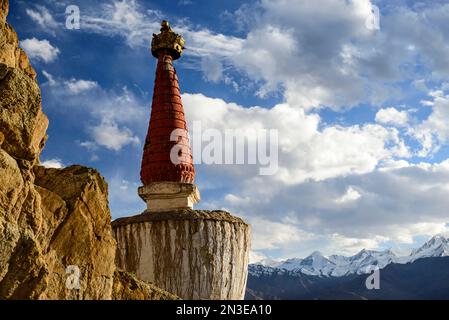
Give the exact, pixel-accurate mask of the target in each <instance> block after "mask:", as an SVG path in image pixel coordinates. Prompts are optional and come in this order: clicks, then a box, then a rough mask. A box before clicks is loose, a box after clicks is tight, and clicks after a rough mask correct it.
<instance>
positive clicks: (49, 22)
mask: <svg viewBox="0 0 449 320" xmlns="http://www.w3.org/2000/svg"><path fill="white" fill-rule="evenodd" d="M26 13H27V15H28V16H29V17H30V18H31V19H32V20H33V21H34V22H36V23H37V24H38V25H39V26H41V27H42V28H43V29H44V30H49V29H50V30H52V29H56V28H57V27H58V23H57V22H56V20H55V19H54V18H53V16H52V14H51V13H50V11H48V9H47V8H45V7H43V6H36V9H35V10H33V9H31V8H28V9H26Z"/></svg>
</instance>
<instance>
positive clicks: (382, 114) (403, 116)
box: [376, 108, 409, 127]
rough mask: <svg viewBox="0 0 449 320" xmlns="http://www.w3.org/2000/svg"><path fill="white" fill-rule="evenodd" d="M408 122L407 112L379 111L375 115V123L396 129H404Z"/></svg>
mask: <svg viewBox="0 0 449 320" xmlns="http://www.w3.org/2000/svg"><path fill="white" fill-rule="evenodd" d="M408 121H409V116H408V113H407V111H399V110H397V109H396V108H385V109H380V110H379V111H378V112H377V113H376V122H378V123H382V124H387V125H393V126H398V127H404V126H406V125H407V123H408Z"/></svg>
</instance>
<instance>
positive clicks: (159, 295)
mask: <svg viewBox="0 0 449 320" xmlns="http://www.w3.org/2000/svg"><path fill="white" fill-rule="evenodd" d="M112 299H113V300H177V299H179V297H177V296H175V295H174V294H171V293H169V292H167V291H164V290H162V289H160V288H158V287H156V286H155V285H153V284H150V283H146V282H143V281H141V280H139V279H137V278H136V277H135V276H134V275H132V274H130V273H128V272H125V271H120V270H116V271H115V273H114V285H113V289H112Z"/></svg>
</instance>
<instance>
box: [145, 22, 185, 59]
mask: <svg viewBox="0 0 449 320" xmlns="http://www.w3.org/2000/svg"><path fill="white" fill-rule="evenodd" d="M184 44H185V40H184V39H183V38H182V37H181V36H180V35H179V34H177V33H175V32H173V30H172V29H171V28H170V24H169V23H168V21H167V20H162V23H161V33H159V34H154V33H153V40H152V41H151V53H152V54H153V56H154V57H156V58H158V55H159V52H160V51H162V50H164V51H165V52H166V53H167V54H169V55H171V56H172V58H173V60H176V59H178V58H179V57H180V56H181V53H182V50H183V49H184Z"/></svg>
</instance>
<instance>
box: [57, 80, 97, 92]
mask: <svg viewBox="0 0 449 320" xmlns="http://www.w3.org/2000/svg"><path fill="white" fill-rule="evenodd" d="M65 85H66V86H67V88H68V89H69V91H70V92H72V93H80V92H81V91H86V90H91V89H94V88H96V87H98V83H97V82H96V81H90V80H77V79H70V80H68V81H65Z"/></svg>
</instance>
